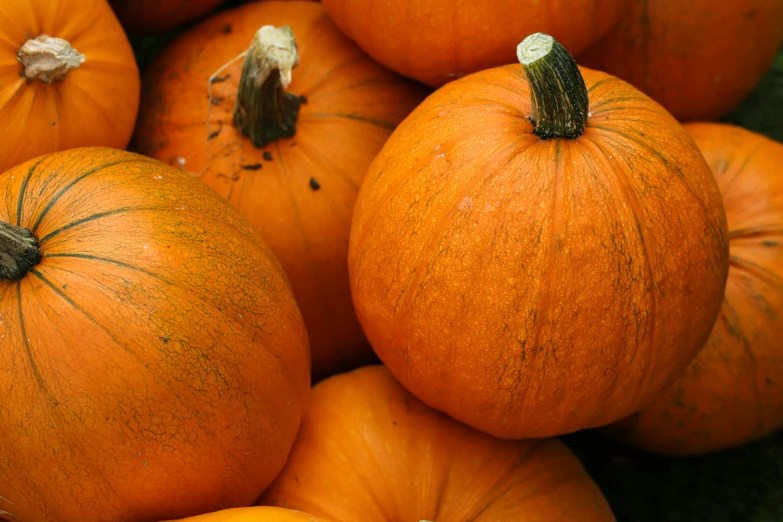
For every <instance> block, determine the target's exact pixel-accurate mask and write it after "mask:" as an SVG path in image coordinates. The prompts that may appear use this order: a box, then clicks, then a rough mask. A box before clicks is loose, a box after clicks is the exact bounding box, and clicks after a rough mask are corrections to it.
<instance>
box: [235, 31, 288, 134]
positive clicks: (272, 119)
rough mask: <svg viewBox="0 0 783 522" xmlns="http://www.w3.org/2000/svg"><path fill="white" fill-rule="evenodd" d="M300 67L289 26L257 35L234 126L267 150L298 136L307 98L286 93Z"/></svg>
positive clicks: (248, 58)
mask: <svg viewBox="0 0 783 522" xmlns="http://www.w3.org/2000/svg"><path fill="white" fill-rule="evenodd" d="M298 64H299V54H298V53H297V49H296V41H295V40H294V33H293V31H292V30H291V28H290V27H288V26H283V27H279V28H277V27H274V26H271V25H267V26H264V27H262V28H261V29H259V30H258V31H257V32H256V35H255V36H254V37H253V42H252V43H251V44H250V48H249V49H248V51H247V55H246V56H245V61H244V63H243V65H242V77H241V78H240V80H239V93H238V95H237V107H236V110H235V111H234V125H236V126H237V128H238V129H239V130H240V131H241V132H242V134H244V135H245V136H247V137H248V138H250V140H251V141H252V142H253V145H255V146H256V147H259V148H261V147H263V146H265V145H266V144H268V143H270V142H272V141H276V140H279V139H281V138H290V137H292V136H294V135H295V134H296V120H297V117H298V116H299V107H300V105H301V104H302V102H303V98H301V97H299V96H295V95H293V94H291V93H288V92H286V90H285V89H286V87H288V85H289V84H290V83H291V72H292V71H293V69H294V67H296V66H297V65H298Z"/></svg>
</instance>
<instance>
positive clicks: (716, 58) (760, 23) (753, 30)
mask: <svg viewBox="0 0 783 522" xmlns="http://www.w3.org/2000/svg"><path fill="white" fill-rule="evenodd" d="M626 6H627V9H628V12H626V13H624V15H623V16H621V18H620V20H621V21H620V23H619V24H618V25H617V26H616V27H615V28H614V29H612V31H611V32H610V33H609V34H608V35H607V36H606V37H604V38H603V39H601V40H600V41H599V42H597V43H596V44H595V45H594V46H592V47H591V48H590V49H588V50H587V51H585V52H584V53H583V54H582V55H581V56H579V59H578V61H579V63H580V64H582V65H585V66H587V67H591V68H593V69H599V70H601V71H605V72H607V73H609V74H612V75H615V76H618V77H620V78H622V79H624V80H626V81H628V82H630V83H631V84H633V85H634V86H636V87H637V88H639V89H640V90H642V91H643V92H645V93H646V94H647V95H649V96H650V97H652V98H653V99H655V100H656V101H658V102H659V103H661V104H662V105H663V106H664V107H666V109H667V110H669V112H671V113H672V114H673V115H674V117H675V118H677V119H678V120H680V121H694V120H717V119H719V118H721V117H723V116H725V115H726V114H728V113H729V112H730V111H731V110H732V109H733V108H734V107H736V106H737V105H739V104H740V102H742V100H743V99H744V98H745V97H746V96H747V95H748V94H750V92H751V91H752V90H753V88H754V87H755V86H756V84H757V83H758V82H759V80H761V78H762V76H764V74H765V73H766V72H767V70H768V69H769V67H770V66H771V65H772V62H773V61H774V59H775V55H776V53H777V51H778V48H779V46H780V44H781V41H783V2H780V0H742V1H739V2H715V1H713V0H684V1H678V2H667V1H644V2H642V1H632V2H626Z"/></svg>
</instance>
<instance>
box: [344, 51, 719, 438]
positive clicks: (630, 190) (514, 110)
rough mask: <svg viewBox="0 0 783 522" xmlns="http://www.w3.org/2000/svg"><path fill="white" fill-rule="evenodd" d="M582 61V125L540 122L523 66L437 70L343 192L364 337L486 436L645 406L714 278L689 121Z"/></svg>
mask: <svg viewBox="0 0 783 522" xmlns="http://www.w3.org/2000/svg"><path fill="white" fill-rule="evenodd" d="M581 73H582V75H583V77H584V81H585V84H586V87H587V92H588V93H589V94H587V95H586V96H588V98H589V111H590V112H589V113H588V117H587V125H586V129H585V131H584V134H583V135H582V136H580V137H578V138H576V139H550V140H542V139H540V138H539V137H538V136H536V135H534V134H533V131H534V127H533V125H532V124H531V123H530V121H529V117H530V116H531V99H530V96H531V94H530V85H529V83H528V82H527V80H526V79H525V76H524V74H523V72H522V70H521V69H520V67H519V66H504V67H499V68H494V69H490V70H487V71H482V72H480V73H476V74H474V75H470V76H468V77H465V78H462V79H460V80H455V81H454V82H451V83H449V84H447V85H445V86H444V87H442V88H441V89H439V90H438V91H436V92H435V93H434V94H432V95H431V96H429V97H428V98H427V100H425V101H424V102H423V103H422V104H421V105H419V107H417V109H416V110H415V111H413V113H411V115H410V116H409V117H408V118H406V120H405V121H404V122H403V123H402V124H400V126H399V127H398V128H397V130H396V131H395V132H394V133H393V134H392V136H391V137H390V138H389V141H388V142H387V143H386V145H385V146H384V148H383V150H382V151H381V153H380V154H379V155H378V157H377V158H376V159H375V161H374V162H373V164H372V166H371V167H370V169H369V171H368V173H367V176H366V179H365V182H364V184H363V185H362V188H361V190H360V193H359V198H358V200H357V204H356V209H355V214H354V220H353V227H352V230H351V238H350V250H349V259H348V266H349V269H350V277H351V279H350V280H351V287H352V291H353V297H354V303H355V306H356V311H357V314H358V317H359V320H360V322H361V324H362V326H363V328H364V331H365V332H366V334H367V337H368V339H369V341H370V344H371V345H372V346H373V348H374V350H375V352H376V353H377V354H378V356H379V357H380V359H381V360H382V361H383V362H384V363H385V364H386V365H387V366H388V367H389V368H390V370H391V371H392V373H393V374H394V376H395V377H396V378H397V379H398V380H400V382H401V383H402V384H403V385H404V386H405V387H406V388H407V389H409V390H410V391H411V392H412V393H413V394H414V395H416V396H417V397H418V398H419V399H421V400H423V401H424V402H425V403H427V404H428V405H430V406H432V407H433V408H436V409H438V410H441V411H444V412H446V413H448V414H449V415H451V416H453V417H454V418H456V419H458V420H460V421H462V422H465V423H466V424H468V425H470V426H473V427H474V428H476V429H479V430H482V431H486V432H488V433H490V434H492V435H495V436H498V437H509V438H527V437H547V436H553V435H560V434H565V433H569V432H573V431H577V430H581V429H585V428H590V427H596V426H602V425H606V424H609V423H612V422H615V421H617V420H620V419H622V418H624V417H626V416H628V415H630V414H631V413H633V412H635V411H637V410H639V409H641V408H642V407H643V406H645V405H646V404H647V403H649V402H651V401H652V400H653V399H654V398H655V396H656V395H658V394H659V393H661V392H663V390H665V389H666V388H668V387H669V386H670V385H671V384H673V382H674V380H675V379H676V378H677V377H679V376H680V375H681V374H682V372H684V371H685V368H686V367H687V365H688V363H689V362H690V361H691V360H692V359H693V358H694V357H695V355H696V353H697V352H698V350H699V348H701V346H702V345H703V344H704V342H705V341H706V340H707V337H708V335H709V333H710V329H711V328H712V325H713V324H714V322H715V319H716V317H717V313H718V310H719V307H720V302H721V299H722V297H723V290H724V287H725V284H726V277H727V272H728V239H727V226H726V216H725V211H724V209H723V205H722V201H721V197H720V193H719V191H718V187H717V185H716V183H715V180H714V178H713V176H712V174H711V173H710V170H709V167H708V166H707V164H706V163H705V161H704V159H703V158H702V156H701V153H700V152H699V150H698V148H697V147H696V145H695V144H694V142H693V140H692V139H691V138H690V136H688V134H687V133H686V132H685V130H684V129H683V128H682V126H681V125H679V124H678V123H677V122H676V121H675V120H674V119H673V118H672V117H671V115H669V114H668V113H667V112H666V111H665V110H664V109H663V108H662V107H661V106H660V105H658V104H657V103H655V102H654V101H652V100H650V99H649V98H648V97H647V96H645V95H644V94H643V93H641V92H639V91H638V90H637V89H635V88H634V87H632V86H631V85H629V84H627V83H625V82H623V81H621V80H619V79H617V78H614V77H612V76H609V75H607V74H604V73H602V72H598V71H593V70H589V69H584V68H583V69H581ZM585 112H587V111H585ZM684 311H687V313H685V312H684Z"/></svg>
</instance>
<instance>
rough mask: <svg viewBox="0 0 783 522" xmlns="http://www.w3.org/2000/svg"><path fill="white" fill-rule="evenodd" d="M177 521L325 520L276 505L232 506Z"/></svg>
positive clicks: (305, 521)
mask: <svg viewBox="0 0 783 522" xmlns="http://www.w3.org/2000/svg"><path fill="white" fill-rule="evenodd" d="M179 522H327V521H326V520H324V519H322V518H316V517H314V516H312V515H308V514H307V513H302V512H301V511H294V510H293V509H282V508H276V507H257V506H256V507H245V508H233V509H224V510H221V511H216V512H213V513H206V514H204V515H198V516H195V517H190V518H186V519H182V520H180V521H179Z"/></svg>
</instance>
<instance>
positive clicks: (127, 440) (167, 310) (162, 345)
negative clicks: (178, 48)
mask: <svg viewBox="0 0 783 522" xmlns="http://www.w3.org/2000/svg"><path fill="white" fill-rule="evenodd" d="M0 191H1V192H2V194H3V195H4V196H3V201H4V202H5V203H4V204H2V205H0V230H2V234H0V236H2V242H0V277H2V281H0V316H1V317H2V322H1V323H0V404H2V405H3V408H2V409H0V454H2V455H3V458H2V459H0V497H2V498H3V499H7V500H8V502H4V503H2V504H0V509H3V510H5V511H7V512H8V513H10V515H11V516H12V519H13V520H24V521H28V520H30V521H32V520H35V521H36V522H47V521H57V522H70V521H73V522H76V521H78V522H90V521H95V522H98V521H106V520H112V521H116V522H136V521H138V522H141V521H144V522H148V521H151V520H161V519H165V518H181V517H185V516H191V515H196V514H199V513H204V512H208V511H214V510H218V509H223V508H230V507H238V506H246V505H250V504H251V503H252V502H253V500H254V499H255V498H257V497H258V495H259V494H260V493H261V491H262V490H263V489H264V488H265V487H266V486H267V485H269V483H270V482H271V481H272V479H273V478H274V477H275V475H277V473H278V472H279V471H280V469H281V468H282V466H283V463H284V461H285V459H286V456H287V455H288V452H289V450H290V448H291V445H292V444H293V441H294V437H295V435H296V431H297V429H298V427H299V423H300V421H301V417H302V414H303V409H304V404H305V401H306V398H307V395H308V393H309V377H310V376H309V371H308V370H309V354H308V349H307V334H306V331H305V327H304V323H303V321H302V318H301V315H300V313H299V311H298V309H297V306H296V303H295V301H294V297H293V295H292V293H291V289H290V286H289V285H288V282H287V281H286V278H285V275H284V273H283V272H282V269H281V267H280V265H279V263H278V262H277V261H276V260H275V258H274V256H273V255H272V253H271V252H270V251H269V249H268V247H267V246H266V245H265V244H264V243H263V241H262V240H261V238H260V237H259V236H258V234H257V232H255V231H254V230H253V228H252V227H251V226H250V224H248V223H247V221H245V220H244V219H243V218H242V217H241V216H240V215H239V214H238V213H237V212H236V211H235V210H234V209H232V208H231V207H229V206H228V205H227V204H226V203H225V202H224V201H223V200H222V199H221V198H220V197H219V196H217V195H216V194H215V193H214V192H213V191H211V190H210V189H209V188H208V187H206V186H205V185H203V184H202V183H199V182H198V181H196V180H194V179H192V178H191V177H190V176H188V175H187V174H183V173H182V172H180V171H179V170H177V169H174V168H171V167H169V166H167V165H164V164H162V163H160V162H158V161H155V160H152V159H150V158H147V157H144V156H141V155H138V154H132V153H129V152H124V151H118V150H114V149H105V148H81V149H72V150H69V151H65V152H60V153H54V154H51V155H47V156H44V157H41V158H37V159H34V160H31V161H29V162H26V163H23V164H21V165H19V166H17V167H15V168H13V169H11V170H9V171H7V172H5V173H4V174H3V175H1V176H0Z"/></svg>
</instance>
